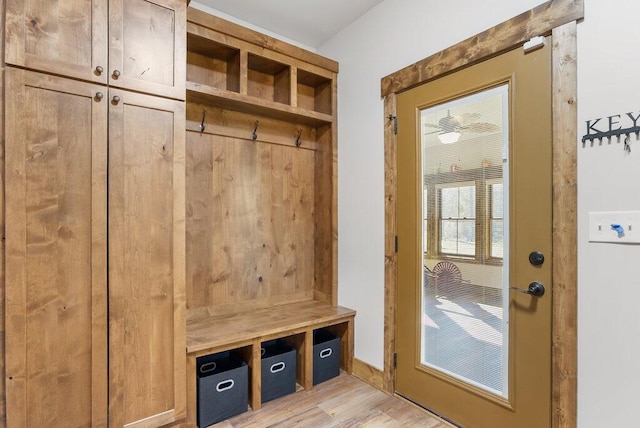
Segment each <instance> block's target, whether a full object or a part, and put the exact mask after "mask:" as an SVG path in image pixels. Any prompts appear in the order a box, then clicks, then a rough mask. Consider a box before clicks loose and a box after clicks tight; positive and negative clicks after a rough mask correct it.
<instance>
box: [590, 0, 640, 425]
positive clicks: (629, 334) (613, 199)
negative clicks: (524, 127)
mask: <svg viewBox="0 0 640 428" xmlns="http://www.w3.org/2000/svg"><path fill="white" fill-rule="evenodd" d="M585 3H586V7H585V20H584V22H582V23H580V24H579V25H578V131H579V136H580V137H582V135H584V134H586V124H585V122H586V121H587V120H591V119H596V118H599V117H605V119H604V120H605V121H606V120H607V119H606V117H607V116H611V115H616V114H623V115H624V114H625V113H628V112H633V113H634V116H638V115H639V114H640V85H639V84H638V76H640V49H639V48H638V45H639V41H640V26H638V20H637V17H638V16H639V15H640V3H638V2H629V1H625V0H608V1H603V0H586V1H585ZM601 123H602V121H601ZM639 124H640V123H639ZM627 126H629V124H626V123H625V124H623V127H627ZM617 210H638V211H640V141H638V139H637V137H636V136H632V137H631V154H630V155H626V156H625V154H624V151H623V145H622V143H617V141H616V140H614V142H613V143H611V144H608V143H607V142H606V141H605V143H604V144H602V145H599V144H598V143H596V144H594V146H593V147H591V146H590V145H587V146H586V147H584V148H583V147H582V143H578V232H579V233H578V284H579V286H578V409H579V412H578V417H579V419H578V421H579V426H580V427H581V428H582V427H604V426H606V427H631V426H638V415H637V411H638V410H637V408H636V406H637V405H638V384H639V383H640V364H639V363H638V360H639V359H640V340H639V338H640V316H639V315H638V314H639V313H640V310H639V308H638V302H640V245H620V244H600V243H589V242H588V229H587V220H588V218H587V213H588V212H589V211H617Z"/></svg>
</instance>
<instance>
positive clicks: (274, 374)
mask: <svg viewBox="0 0 640 428" xmlns="http://www.w3.org/2000/svg"><path fill="white" fill-rule="evenodd" d="M261 351H262V365H261V367H262V376H261V377H262V402H263V403H266V402H267V401H270V400H273V399H275V398H278V397H282V396H283V395H287V394H291V393H293V392H296V350H295V348H292V347H291V346H289V345H288V344H287V343H286V342H285V341H283V340H280V339H277V340H271V341H268V342H264V343H263V344H262V350H261Z"/></svg>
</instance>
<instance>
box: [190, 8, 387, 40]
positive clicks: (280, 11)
mask: <svg viewBox="0 0 640 428" xmlns="http://www.w3.org/2000/svg"><path fill="white" fill-rule="evenodd" d="M382 1H383V0H194V1H193V2H192V3H200V4H202V5H205V6H208V7H211V8H213V9H216V10H218V11H220V12H222V13H224V14H226V15H229V16H231V17H234V18H237V19H239V20H242V21H245V22H248V23H250V24H253V25H255V26H257V27H261V28H264V29H265V30H269V31H272V32H274V33H276V34H280V35H282V36H284V37H287V38H289V39H291V40H293V41H296V42H299V43H301V44H304V45H306V46H309V47H311V48H314V49H315V48H317V47H318V46H320V45H321V44H322V43H323V42H325V41H326V40H327V39H329V38H331V37H332V36H333V35H334V34H337V33H339V32H340V30H342V29H343V28H345V27H346V26H348V25H349V24H351V23H352V22H355V21H356V20H358V18H360V17H361V16H362V15H364V14H365V13H366V12H367V11H369V10H370V9H372V8H373V7H374V6H376V5H377V4H378V3H381V2H382Z"/></svg>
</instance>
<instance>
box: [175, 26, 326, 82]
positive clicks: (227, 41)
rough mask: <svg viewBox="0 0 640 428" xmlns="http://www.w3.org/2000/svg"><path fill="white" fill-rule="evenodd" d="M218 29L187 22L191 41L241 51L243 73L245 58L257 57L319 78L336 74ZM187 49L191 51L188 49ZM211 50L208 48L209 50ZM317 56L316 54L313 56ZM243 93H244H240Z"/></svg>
mask: <svg viewBox="0 0 640 428" xmlns="http://www.w3.org/2000/svg"><path fill="white" fill-rule="evenodd" d="M218 30H219V29H218V28H215V27H214V28H212V27H207V26H206V25H204V26H203V25H200V24H198V23H195V22H191V21H188V22H187V34H188V35H189V40H192V41H193V36H197V37H200V38H202V39H206V40H208V41H212V42H214V43H218V44H222V45H224V46H228V47H230V48H233V49H239V50H240V62H241V65H242V66H241V71H242V69H243V68H244V70H245V71H246V70H247V69H248V68H249V67H248V63H247V64H246V67H245V64H243V58H242V57H243V56H245V55H246V56H247V60H248V55H249V54H251V55H255V56H259V57H262V58H265V59H267V60H269V61H275V62H278V63H281V64H287V65H289V66H291V67H297V68H298V69H301V70H306V71H308V72H310V73H314V74H317V75H319V76H324V77H326V78H330V77H331V76H332V75H334V74H336V72H334V71H333V69H332V68H326V67H321V66H319V65H317V64H315V63H314V62H313V61H311V62H310V61H306V60H305V59H304V58H302V57H299V56H296V55H287V54H284V53H281V52H278V51H276V50H272V49H268V48H264V47H262V46H260V45H257V44H254V43H251V42H248V41H246V40H243V39H242V38H241V37H239V36H234V35H233V34H227V33H225V32H224V31H218ZM187 49H189V50H190V48H189V47H188V48H187ZM209 49H210V48H207V50H209ZM312 55H316V54H312ZM240 92H241V93H242V91H240Z"/></svg>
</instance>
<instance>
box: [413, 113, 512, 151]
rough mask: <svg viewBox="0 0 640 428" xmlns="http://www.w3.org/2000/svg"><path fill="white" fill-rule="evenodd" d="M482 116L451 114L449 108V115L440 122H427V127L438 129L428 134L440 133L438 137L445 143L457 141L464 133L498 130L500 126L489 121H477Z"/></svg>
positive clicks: (475, 114) (476, 114)
mask: <svg viewBox="0 0 640 428" xmlns="http://www.w3.org/2000/svg"><path fill="white" fill-rule="evenodd" d="M478 118H480V113H463V114H461V115H460V116H451V111H449V110H447V115H446V116H445V117H443V118H442V119H440V120H439V121H438V124H437V125H436V124H433V123H425V127H427V128H437V129H438V130H437V131H432V132H427V134H436V133H437V134H439V135H438V139H439V140H440V141H441V142H442V143H443V144H449V143H455V142H456V141H458V139H459V138H460V135H461V134H463V133H468V132H473V133H483V132H497V131H499V130H500V127H499V126H498V125H496V124H493V123H489V122H475V120H477V119H478Z"/></svg>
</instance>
